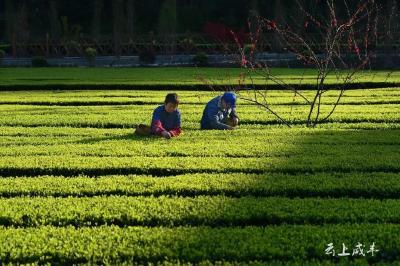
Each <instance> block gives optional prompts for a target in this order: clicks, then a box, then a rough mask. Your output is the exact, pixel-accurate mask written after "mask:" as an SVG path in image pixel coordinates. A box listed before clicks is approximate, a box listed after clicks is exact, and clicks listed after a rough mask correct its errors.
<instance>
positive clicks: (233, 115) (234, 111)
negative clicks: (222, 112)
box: [230, 108, 239, 120]
mask: <svg viewBox="0 0 400 266" xmlns="http://www.w3.org/2000/svg"><path fill="white" fill-rule="evenodd" d="M230 117H232V118H237V119H238V120H239V116H238V115H237V113H236V108H232V111H231V114H230Z"/></svg>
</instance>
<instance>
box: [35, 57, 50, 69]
mask: <svg viewBox="0 0 400 266" xmlns="http://www.w3.org/2000/svg"><path fill="white" fill-rule="evenodd" d="M31 64H32V66H33V67H48V66H49V63H48V62H47V60H46V58H44V57H43V56H35V57H32V61H31Z"/></svg>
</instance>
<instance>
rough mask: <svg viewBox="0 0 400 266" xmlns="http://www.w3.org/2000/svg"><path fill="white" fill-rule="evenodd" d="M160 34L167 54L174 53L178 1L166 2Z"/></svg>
mask: <svg viewBox="0 0 400 266" xmlns="http://www.w3.org/2000/svg"><path fill="white" fill-rule="evenodd" d="M158 33H159V34H161V35H163V39H164V43H165V45H166V52H167V53H173V52H174V51H175V48H176V36H175V34H176V0H165V1H164V3H163V4H162V7H161V10H160V18H159V20H158Z"/></svg>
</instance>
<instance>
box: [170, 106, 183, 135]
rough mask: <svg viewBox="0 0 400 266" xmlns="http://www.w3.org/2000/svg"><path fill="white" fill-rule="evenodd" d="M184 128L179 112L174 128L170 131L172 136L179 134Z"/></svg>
mask: <svg viewBox="0 0 400 266" xmlns="http://www.w3.org/2000/svg"><path fill="white" fill-rule="evenodd" d="M181 132H182V128H181V113H180V112H178V113H177V115H176V118H175V124H174V128H173V129H171V130H170V131H169V133H170V134H171V136H172V137H177V136H179V134H181Z"/></svg>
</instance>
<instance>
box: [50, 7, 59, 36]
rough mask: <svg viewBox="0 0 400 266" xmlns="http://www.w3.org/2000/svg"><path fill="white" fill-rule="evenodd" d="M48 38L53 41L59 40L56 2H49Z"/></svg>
mask: <svg viewBox="0 0 400 266" xmlns="http://www.w3.org/2000/svg"><path fill="white" fill-rule="evenodd" d="M49 20H50V36H51V38H52V39H54V40H59V39H60V38H61V23H60V19H59V17H58V9H57V1H55V0H50V1H49Z"/></svg>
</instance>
